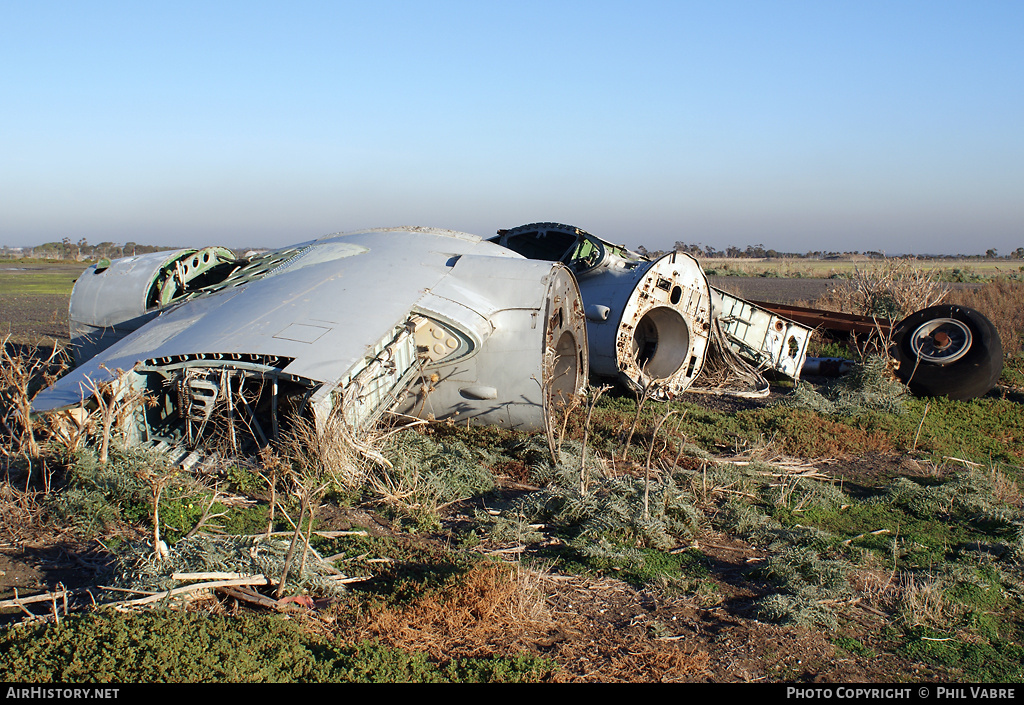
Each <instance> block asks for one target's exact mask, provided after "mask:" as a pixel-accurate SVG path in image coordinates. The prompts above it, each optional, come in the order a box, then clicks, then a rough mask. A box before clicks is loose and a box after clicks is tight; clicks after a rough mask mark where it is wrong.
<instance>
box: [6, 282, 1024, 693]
mask: <svg viewBox="0 0 1024 705" xmlns="http://www.w3.org/2000/svg"><path fill="white" fill-rule="evenodd" d="M8 276H21V277H22V278H20V279H17V280H13V279H6V277H8ZM61 276H66V275H64V274H62V275H61ZM33 277H37V279H36V280H35V283H31V282H32V281H33V279H32V278H33ZM17 282H21V283H22V284H24V286H20V285H18V283H17ZM36 284H38V286H39V290H40V292H41V293H31V291H32V289H33V288H34V287H35V286H36ZM4 286H7V287H9V289H8V293H7V294H6V295H7V296H8V298H7V299H4V301H9V302H11V303H10V304H9V306H10V308H8V307H7V306H8V304H5V308H4V309H3V311H4V319H3V322H4V323H5V324H7V325H13V324H16V323H18V322H19V321H21V320H23V319H25V318H26V314H25V313H24V311H25V310H27V309H28V308H31V307H32V306H35V305H36V303H38V302H37V299H42V298H46V297H60V296H63V307H64V310H65V311H66V308H67V292H68V291H69V290H70V278H65V279H63V280H62V279H61V278H60V277H59V276H58V277H56V278H53V277H52V276H51V275H49V274H47V273H45V272H38V273H31V272H29V273H27V274H21V275H11V273H10V272H7V271H2V270H0V287H4ZM47 287H55V288H56V291H54V289H52V288H51V289H49V290H47ZM1022 290H1024V284H1020V283H1018V282H1012V281H1010V282H1007V281H1000V282H993V283H990V284H987V285H985V286H984V287H981V288H980V289H977V290H976V292H975V291H972V292H969V295H970V296H973V297H976V298H975V299H974V300H972V304H971V305H976V306H978V307H979V308H980V307H982V306H988V307H989V308H987V309H986V310H987V311H988V312H989V313H988V315H990V316H992V317H993V320H994V321H996V319H997V318H998V321H996V322H997V324H999V325H1000V326H1001V331H1002V330H1004V329H1005V330H1009V331H1010V335H1016V336H1018V337H1019V333H1020V322H1019V321H1018V319H1017V318H1014V316H1016V315H1018V314H1019V311H1024V305H1020V302H1019V299H1018V297H1019V296H1021V291H1022ZM60 291H63V292H64V293H63V294H61V293H60ZM3 292H4V290H3V289H2V288H0V295H4V293H3ZM965 295H966V294H965ZM46 300H49V299H46ZM975 301H976V302H977V303H975ZM27 334H28V335H29V336H30V337H31V336H33V335H38V334H39V331H38V330H34V331H33V330H32V329H27ZM1001 334H1002V333H1001ZM64 335H65V336H66V332H65V334H64ZM819 344H820V343H819ZM869 360H870V359H869ZM11 363H12V364H9V365H8V366H7V367H6V369H13V368H14V367H16V366H17V364H20V363H18V362H17V360H13V359H12V361H11ZM1022 370H1024V359H1022V358H1021V357H1020V356H1019V355H1015V356H1011V357H1009V358H1008V359H1007V361H1006V371H1005V373H1004V376H1003V378H1002V380H1001V384H1000V386H999V387H997V388H996V389H995V390H993V392H991V393H989V394H988V395H986V396H985V397H983V398H980V399H974V400H970V401H963V402H961V401H950V400H947V399H918V398H914V397H909V396H907V395H906V394H905V393H904V391H903V390H902V388H901V387H899V386H895V385H894V383H893V382H892V380H891V378H890V376H889V374H888V372H887V369H886V367H885V365H884V364H883V363H882V362H881V361H878V360H874V361H871V362H869V363H868V364H865V365H864V366H863V367H862V368H861V369H860V370H859V371H858V373H857V374H855V375H852V376H849V377H847V378H844V379H841V380H824V379H821V380H809V381H804V382H802V383H801V384H800V385H799V386H798V387H797V388H795V389H794V388H793V386H792V384H789V383H788V382H787V380H776V381H775V383H774V384H773V394H772V396H771V397H770V398H768V399H766V400H749V399H734V398H725V397H717V396H711V395H701V394H686V395H684V396H683V397H682V398H681V399H678V400H676V401H674V402H672V403H671V404H665V403H655V402H650V401H648V403H647V404H645V405H643V406H642V407H641V405H639V404H638V400H637V399H636V398H635V397H634V396H633V395H630V394H627V393H624V392H622V391H610V392H608V393H606V394H604V395H603V396H601V397H600V399H597V400H596V404H595V405H594V408H593V410H592V414H590V415H589V417H588V415H587V413H586V412H587V411H588V408H587V405H586V404H583V405H581V406H580V407H579V408H577V409H576V410H575V411H574V412H572V414H571V415H570V416H569V417H568V418H566V419H565V420H564V421H565V422H564V428H565V436H564V440H563V442H562V443H561V446H560V448H559V450H558V453H557V456H556V457H555V458H552V456H551V452H550V450H549V448H548V446H547V443H546V441H545V440H544V439H543V438H540V437H535V436H529V435H526V434H520V433H515V432H512V431H506V430H501V429H497V428H487V427H484V428H466V427H464V426H459V427H456V426H454V425H447V424H430V425H426V426H422V427H419V428H418V429H406V430H402V431H397V430H396V429H391V430H394V431H396V432H394V433H391V435H389V436H388V437H387V438H385V437H384V436H383V433H384V431H385V429H381V430H380V434H381V435H378V436H376V437H375V439H369V440H371V441H372V443H373V447H374V448H375V450H377V451H378V452H380V453H381V454H382V455H383V456H384V457H385V458H387V459H388V460H389V463H390V465H389V466H385V465H382V464H380V463H374V462H371V461H368V460H365V459H364V460H361V461H358V462H354V463H353V464H352V465H348V466H346V467H347V471H348V472H347V474H345V475H344V476H340V475H335V474H333V473H332V472H331V469H330V468H325V467H323V466H318V465H317V464H316V463H315V462H311V461H310V460H309V458H310V457H312V456H313V455H314V453H313V450H314V449H322V448H329V447H332V444H336V443H340V442H341V441H339V440H338V439H337V438H334V437H331V436H323V437H317V438H315V439H313V440H311V439H309V438H302V437H295V438H292V439H291V440H290V441H289V440H287V439H286V441H285V442H283V443H281V444H279V445H277V446H275V447H272V448H270V449H269V450H268V451H267V453H265V454H261V455H260V456H259V457H249V458H237V459H230V458H228V459H224V461H223V462H221V463H219V464H218V465H216V466H215V467H214V468H212V469H211V471H210V472H207V473H195V474H193V473H185V472H178V471H177V470H175V469H172V468H169V467H167V466H166V461H165V460H161V459H160V456H155V455H150V454H145V453H139V452H136V451H133V450H131V449H124V448H121V447H119V446H117V444H116V443H115V444H114V449H113V451H112V454H111V460H110V461H109V462H108V463H107V464H102V463H99V462H98V460H97V454H96V451H95V444H96V437H97V435H98V433H99V430H98V427H94V428H93V429H92V430H91V431H89V430H87V431H86V433H85V436H84V438H82V439H80V440H81V443H78V440H76V439H75V438H72V437H71V436H70V435H68V433H67V430H66V427H63V428H64V429H65V430H63V431H61V430H60V429H58V428H57V427H55V426H51V425H47V424H42V423H39V424H37V425H35V426H34V427H33V431H34V433H36V434H37V436H36V437H37V439H38V440H39V441H40V446H39V450H38V452H36V453H34V454H33V453H29V452H28V451H27V450H26V446H25V444H24V443H23V439H24V437H23V436H22V435H21V434H20V433H19V432H18V431H19V428H20V427H19V426H18V423H19V422H18V417H17V416H16V415H12V414H11V413H10V409H13V408H14V407H15V403H14V402H16V401H17V398H16V397H17V393H18V391H17V388H16V387H15V386H13V385H11V384H8V383H5V384H4V385H0V395H3V401H4V404H5V406H4V415H3V422H4V425H3V426H2V427H0V434H2V444H0V450H2V453H0V458H2V462H3V476H2V479H0V516H2V517H3V521H2V522H0V600H7V601H8V602H7V604H6V606H5V607H4V608H3V609H0V624H2V625H3V626H0V651H2V652H3V653H4V654H5V657H4V659H2V660H0V680H4V681H8V682H43V681H52V682H58V681H62V682H72V681H73V682H158V681H159V682H167V681H227V682H240V681H247V682H268V681H331V682H340V681H363V682H366V681H378V682H379V681H387V682H393V681H415V682H438V681H459V682H478V681H489V682H522V681H543V682H551V681H602V682H627V681H629V682H636V681H646V682H651V681H700V682H706V681H712V682H733V681H756V682H810V681H814V682H826V683H828V682H833V683H834V682H886V683H888V682H919V681H935V682H963V681H969V682H985V683H999V682H1021V681H1024V666H1022V664H1024V601H1022V600H1024V508H1022V491H1021V484H1020V483H1021V479H1022V474H1024V384H1022V382H1024V374H1022ZM5 379H11V378H9V377H8V378H5ZM669 412H671V413H669ZM115 437H116V434H115ZM584 437H585V438H586V448H587V450H586V453H584V452H583V449H582V446H583V439H584ZM76 444H77V445H76ZM343 447H344V448H347V447H348V446H345V445H344V444H343ZM346 457H349V458H351V457H352V456H351V452H349V455H348V456H346ZM313 480H316V482H313ZM161 483H162V484H161ZM158 486H159V487H160V488H162V489H161V492H160V494H159V495H157V494H155V491H156V490H155V488H157V487H158ZM312 487H319V488H320V490H318V492H320V493H319V494H316V495H315V496H313V498H312V499H313V501H312V502H311V501H310V495H309V488H312ZM155 496H158V500H157V501H156V503H155V506H156V507H157V508H158V510H159V511H158V513H156V512H154V497H155ZM310 507H315V508H316V509H315V521H310V520H309V519H308V518H307V519H303V518H302V517H303V516H306V517H308V516H309V513H308V512H309V508H310ZM154 523H155V524H156V527H157V528H159V533H160V536H161V537H162V540H165V541H166V542H167V544H168V545H169V547H170V552H169V556H168V557H167V558H164V559H158V558H156V557H155V554H154V544H153V542H152V536H153V529H154ZM296 525H298V526H299V527H300V528H302V529H303V531H302V532H301V534H302V535H301V536H300V535H299V534H297V533H296V531H295V528H296ZM268 527H270V528H272V529H273V530H275V531H277V532H281V533H280V534H279V535H275V536H272V537H269V538H262V537H261V536H262V535H263V534H264V532H265V531H266V530H267V529H268ZM294 536H299V538H298V544H297V545H298V546H299V548H300V549H301V550H299V551H298V552H297V553H296V554H295V555H294V556H293V557H292V558H291V559H289V556H290V555H291V554H290V552H289V550H288V549H289V541H291V540H292V537H294ZM306 541H308V550H306V548H305V542H306ZM147 542H148V543H147ZM299 556H301V566H300V562H299V560H300V559H299ZM289 560H291V562H289ZM285 565H288V566H290V569H289V570H290V573H289V572H288V571H286V570H285V569H284V566H285ZM213 572H217V573H225V572H230V573H236V574H241V575H252V574H253V573H260V574H265V575H266V576H267V577H269V578H270V579H271V585H269V586H267V585H261V586H240V587H236V588H227V587H221V588H216V589H214V588H210V589H207V590H203V591H195V592H181V593H180V594H178V595H171V594H170V593H169V592H168V591H169V590H171V589H172V588H173V589H178V590H182V589H186V590H187V589H188V585H189V583H190V582H196V581H203V580H206V581H209V580H210V578H209V577H207V578H195V577H193V578H187V577H186V578H183V577H182V574H200V573H201V574H210V573H213ZM289 574H290V575H291V576H292V577H291V578H289V579H286V577H285V576H286V575H289ZM175 575H177V576H178V577H174V576H175ZM280 583H284V584H285V585H286V588H287V589H285V590H284V591H283V593H282V595H283V597H282V599H280V600H278V599H276V596H275V592H274V588H275V586H276V585H277V584H280ZM15 590H17V594H18V595H19V596H22V597H25V596H31V595H38V594H46V593H49V594H51V595H53V597H52V598H50V599H46V600H44V601H41V602H33V603H24V604H22V605H21V606H20V607H19V606H17V605H15V604H14V603H13V602H10V600H12V599H13V598H14V594H15ZM161 596H162V597H161ZM65 597H66V599H67V600H68V607H67V608H66V609H65V608H64V607H63V606H62V605H63V600H64V599H65ZM129 600H150V602H149V603H147V604H134V605H129V604H127V602H128V601H129ZM154 608H155V609H154ZM124 610H127V613H126V612H125V611H124ZM26 612H31V613H33V614H34V615H35V616H33V617H29V616H27V615H26Z"/></svg>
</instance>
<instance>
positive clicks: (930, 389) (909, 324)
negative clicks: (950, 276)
mask: <svg viewBox="0 0 1024 705" xmlns="http://www.w3.org/2000/svg"><path fill="white" fill-rule="evenodd" d="M946 319H950V320H951V321H952V322H958V323H959V324H962V327H964V328H966V330H968V331H970V340H969V342H966V343H964V346H965V347H966V346H968V345H969V347H967V350H966V352H961V353H960V354H959V356H958V357H957V358H956V359H954V360H952V361H950V362H947V363H945V364H938V363H936V362H934V361H931V360H928V359H925V358H924V357H919V355H918V352H917V351H915V350H914V347H913V344H912V341H913V339H914V334H915V332H916V331H918V330H919V329H921V327H922V326H924V325H926V324H928V323H929V322H932V321H937V320H938V321H941V320H946ZM958 323H950V327H952V328H954V329H956V328H957V327H958ZM892 341H893V348H892V353H893V355H894V356H895V357H896V359H897V360H898V361H899V367H898V368H897V370H896V376H897V377H899V378H900V379H901V380H902V381H903V382H904V383H905V384H906V385H907V386H908V387H909V388H910V391H911V392H912V393H913V394H914V395H916V396H920V397H942V396H945V397H949V398H950V399H974V398H975V397H980V396H982V395H984V394H986V393H987V392H988V391H989V390H990V389H992V387H994V386H995V384H996V382H997V381H998V380H999V375H1000V374H1001V373H1002V371H1003V344H1002V342H1001V341H1000V340H999V333H998V332H997V331H996V327H995V326H994V325H992V322H991V321H989V320H988V319H987V318H985V317H984V316H983V315H981V314H980V313H978V312H977V311H975V310H974V309H972V308H967V307H966V306H955V305H951V304H942V305H939V306H931V307H929V308H926V309H922V310H920V311H918V312H917V313H912V314H910V315H909V316H907V317H906V318H904V319H903V320H902V321H900V322H899V323H898V324H896V327H895V328H893V336H892Z"/></svg>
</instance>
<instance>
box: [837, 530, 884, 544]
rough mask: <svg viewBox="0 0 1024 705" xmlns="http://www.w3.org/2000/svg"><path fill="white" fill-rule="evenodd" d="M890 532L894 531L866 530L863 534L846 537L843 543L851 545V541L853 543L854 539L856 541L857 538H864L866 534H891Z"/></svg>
mask: <svg viewBox="0 0 1024 705" xmlns="http://www.w3.org/2000/svg"><path fill="white" fill-rule="evenodd" d="M890 533H892V532H891V531H889V529H878V530H877V531H868V532H865V533H863V534H857V535H856V536H853V537H851V538H848V539H846V540H845V541H843V545H844V546H849V545H850V543H852V542H853V541H856V540H857V539H862V538H864V537H865V536H877V535H878V534H890Z"/></svg>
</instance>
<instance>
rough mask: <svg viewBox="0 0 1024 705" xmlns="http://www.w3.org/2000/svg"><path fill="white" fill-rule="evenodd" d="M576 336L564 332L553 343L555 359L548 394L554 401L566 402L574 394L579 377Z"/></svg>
mask: <svg viewBox="0 0 1024 705" xmlns="http://www.w3.org/2000/svg"><path fill="white" fill-rule="evenodd" d="M578 352H579V350H578V347H577V345H576V336H574V335H573V334H572V332H571V331H564V332H563V333H562V335H561V336H559V338H558V342H557V343H555V359H554V361H553V362H552V365H551V384H550V386H549V388H548V389H549V393H550V394H551V398H552V399H554V400H555V401H558V400H559V399H562V400H567V399H568V398H569V397H571V396H572V395H573V394H575V393H576V389H577V387H578V386H579V385H578V384H577V382H578V380H579V375H580V363H579V355H578Z"/></svg>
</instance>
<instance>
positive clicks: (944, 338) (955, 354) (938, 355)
mask: <svg viewBox="0 0 1024 705" xmlns="http://www.w3.org/2000/svg"><path fill="white" fill-rule="evenodd" d="M971 342H972V336H971V329H970V328H968V327H967V325H965V324H964V323H963V322H962V321H958V320H956V319H955V318H935V319H932V320H930V321H928V322H927V323H924V324H922V325H920V326H919V327H918V328H917V330H915V331H914V334H913V337H912V338H911V340H910V345H911V348H912V349H913V351H914V354H915V355H917V356H918V357H919V358H920V359H921V360H924V361H925V362H931V363H933V364H937V365H948V364H949V363H951V362H955V361H956V360H959V359H960V358H961V357H963V356H964V355H966V354H967V351H968V350H970V349H971Z"/></svg>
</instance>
